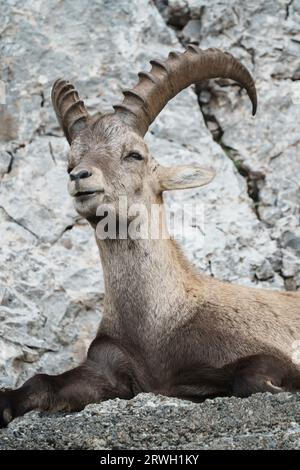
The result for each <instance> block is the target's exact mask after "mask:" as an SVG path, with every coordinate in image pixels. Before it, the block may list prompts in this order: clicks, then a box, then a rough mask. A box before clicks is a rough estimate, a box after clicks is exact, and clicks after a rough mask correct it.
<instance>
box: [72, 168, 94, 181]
mask: <svg viewBox="0 0 300 470" xmlns="http://www.w3.org/2000/svg"><path fill="white" fill-rule="evenodd" d="M90 176H92V173H91V172H90V171H88V170H79V171H77V172H76V173H73V172H71V173H70V179H71V181H74V180H81V179H83V178H89V177H90Z"/></svg>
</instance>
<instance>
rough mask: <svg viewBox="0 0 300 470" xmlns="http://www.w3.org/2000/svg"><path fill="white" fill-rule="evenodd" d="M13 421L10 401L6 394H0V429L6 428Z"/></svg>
mask: <svg viewBox="0 0 300 470" xmlns="http://www.w3.org/2000/svg"><path fill="white" fill-rule="evenodd" d="M12 419H13V413H12V407H11V402H10V399H9V398H8V396H7V393H6V392H0V428H4V427H6V426H7V425H8V424H9V423H10V422H11V421H12Z"/></svg>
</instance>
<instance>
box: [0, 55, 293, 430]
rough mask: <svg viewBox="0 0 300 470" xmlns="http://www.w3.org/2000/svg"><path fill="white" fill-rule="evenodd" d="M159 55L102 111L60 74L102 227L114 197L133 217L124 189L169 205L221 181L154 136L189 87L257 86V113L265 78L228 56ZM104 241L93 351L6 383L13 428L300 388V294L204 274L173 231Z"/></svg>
mask: <svg viewBox="0 0 300 470" xmlns="http://www.w3.org/2000/svg"><path fill="white" fill-rule="evenodd" d="M151 64H152V69H151V71H150V72H141V73H139V82H138V84H137V85H136V86H135V87H134V88H133V89H132V90H125V91H124V92H123V93H124V100H123V103H122V104H121V105H118V106H114V112H113V113H109V114H105V115H102V116H100V117H97V118H92V117H90V115H89V114H88V112H87V110H86V108H85V106H84V103H83V101H81V100H80V99H79V97H78V94H77V92H76V90H75V88H74V86H73V85H72V84H71V83H70V82H68V81H65V80H62V79H59V80H57V81H56V82H55V84H54V86H53V90H52V101H53V106H54V109H55V112H56V115H57V118H58V120H59V123H60V125H61V127H62V129H63V131H64V134H65V136H66V138H67V140H68V142H69V144H70V145H71V150H70V155H69V163H68V165H69V170H68V171H69V174H70V181H69V192H70V195H71V196H72V197H73V198H74V202H75V207H76V209H77V211H78V213H79V214H80V215H81V216H83V217H85V218H86V219H87V220H88V222H89V223H90V225H91V227H92V228H93V229H94V230H96V227H97V224H98V222H99V221H100V220H102V219H101V217H100V216H99V215H97V214H98V212H97V208H99V207H100V208H101V207H102V206H103V205H104V204H106V206H107V205H109V206H110V207H112V208H113V209H114V210H115V212H116V214H117V217H118V223H121V222H122V220H121V218H122V217H124V214H121V213H120V212H118V202H119V198H120V196H121V195H122V196H123V195H124V194H125V195H126V197H127V200H128V205H130V204H132V203H136V202H140V203H142V204H143V205H144V206H146V207H147V210H149V211H150V207H151V205H153V204H160V205H162V204H163V197H162V193H163V192H164V191H167V190H173V189H184V188H192V187H197V186H202V185H204V184H207V183H209V181H210V180H211V179H212V177H213V172H212V171H210V170H208V169H205V168H202V167H201V166H198V165H194V166H192V165H183V166H178V167H170V168H168V167H162V166H161V165H159V164H158V162H157V161H156V160H154V158H153V157H152V156H151V155H150V153H149V150H148V147H147V145H146V144H145V142H144V139H143V137H144V135H145V134H146V132H147V130H148V128H149V126H150V124H151V123H152V122H153V121H154V119H155V118H156V116H157V115H158V114H159V113H160V111H161V110H162V109H163V108H164V106H165V105H166V104H167V102H168V101H169V100H170V99H172V98H173V97H174V96H175V95H177V94H178V93H179V92H180V91H181V90H182V89H184V88H186V87H187V86H189V85H191V84H193V83H195V82H199V81H200V80H204V79H205V80H206V79H210V78H214V77H226V78H230V79H233V80H235V81H236V82H238V83H239V84H240V85H241V86H243V87H244V88H245V89H246V90H247V93H248V95H249V98H250V100H251V102H252V106H253V114H255V110H256V104H257V99H256V89H255V85H254V81H253V79H252V77H251V75H250V74H249V72H248V70H247V69H246V68H245V67H244V66H243V65H242V64H241V63H240V62H239V61H238V60H236V59H235V58H234V57H233V56H232V55H230V54H229V53H224V52H221V51H219V50H217V49H207V50H200V49H198V48H197V47H195V46H189V47H188V48H187V50H186V51H185V52H184V53H176V52H171V53H170V55H169V57H168V59H167V60H166V61H165V62H161V61H159V60H153V61H151ZM123 222H124V221H123ZM125 222H126V224H128V220H127V219H126V220H125ZM162 223H164V222H162ZM97 244H98V246H99V251H100V256H101V261H102V266H103V271H104V279H105V307H104V313H103V318H102V321H101V325H100V328H99V330H98V333H97V336H96V338H95V340H94V341H93V342H92V344H91V346H90V348H89V350H88V353H87V359H86V360H85V362H84V363H83V364H81V365H80V366H79V367H76V368H75V369H73V370H70V371H68V372H65V373H63V374H61V375H56V376H50V375H46V374H38V375H35V376H34V377H33V378H31V379H29V380H28V381H27V382H26V383H25V384H24V385H23V386H22V387H20V388H19V389H17V390H5V391H2V392H1V394H0V411H1V413H0V419H1V424H2V426H5V425H6V424H7V423H9V422H10V421H11V420H12V419H13V418H14V417H16V416H20V415H22V414H24V413H25V412H27V411H29V410H32V409H35V408H38V409H42V410H54V409H55V410H57V409H66V408H67V409H69V410H79V409H82V408H83V407H84V406H85V405H87V404H88V403H91V402H101V401H102V400H106V399H110V398H115V397H119V398H124V399H130V398H132V397H133V396H135V395H136V394H138V393H140V392H154V393H161V394H164V395H168V396H175V397H183V398H188V399H190V400H195V401H201V400H203V399H205V398H206V397H215V396H220V395H236V396H247V395H249V394H251V393H254V392H258V391H261V392H262V391H270V392H278V391H282V390H297V389H298V390H299V389H300V368H299V366H297V365H296V364H294V363H293V361H292V352H293V343H294V342H295V341H296V340H299V339H300V293H296V292H294V293H292V292H273V291H266V290H261V289H255V288H247V287H242V286H239V285H231V284H229V283H226V282H221V281H218V280H216V279H213V278H210V277H206V276H204V275H202V274H198V273H197V272H195V270H194V268H193V267H192V266H191V265H190V264H189V262H188V261H187V260H186V259H185V257H184V255H183V254H182V253H181V251H180V249H179V247H178V246H177V244H176V243H175V242H174V240H172V239H165V238H163V237H160V238H158V239H147V237H145V239H141V238H140V239H139V238H137V239H133V238H127V239H121V238H120V237H117V238H116V239H110V238H107V239H99V238H97Z"/></svg>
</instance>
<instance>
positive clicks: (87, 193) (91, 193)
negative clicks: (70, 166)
mask: <svg viewBox="0 0 300 470" xmlns="http://www.w3.org/2000/svg"><path fill="white" fill-rule="evenodd" d="M100 193H104V190H103V189H97V190H95V191H78V192H77V193H76V194H74V197H76V198H80V199H86V198H89V197H92V196H96V195H97V194H100Z"/></svg>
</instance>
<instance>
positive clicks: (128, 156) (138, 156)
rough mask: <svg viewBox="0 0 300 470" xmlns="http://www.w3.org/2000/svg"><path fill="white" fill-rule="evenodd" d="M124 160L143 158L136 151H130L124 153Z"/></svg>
mask: <svg viewBox="0 0 300 470" xmlns="http://www.w3.org/2000/svg"><path fill="white" fill-rule="evenodd" d="M125 160H143V157H142V155H141V154H140V153H138V152H130V153H129V154H128V155H126V157H125Z"/></svg>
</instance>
